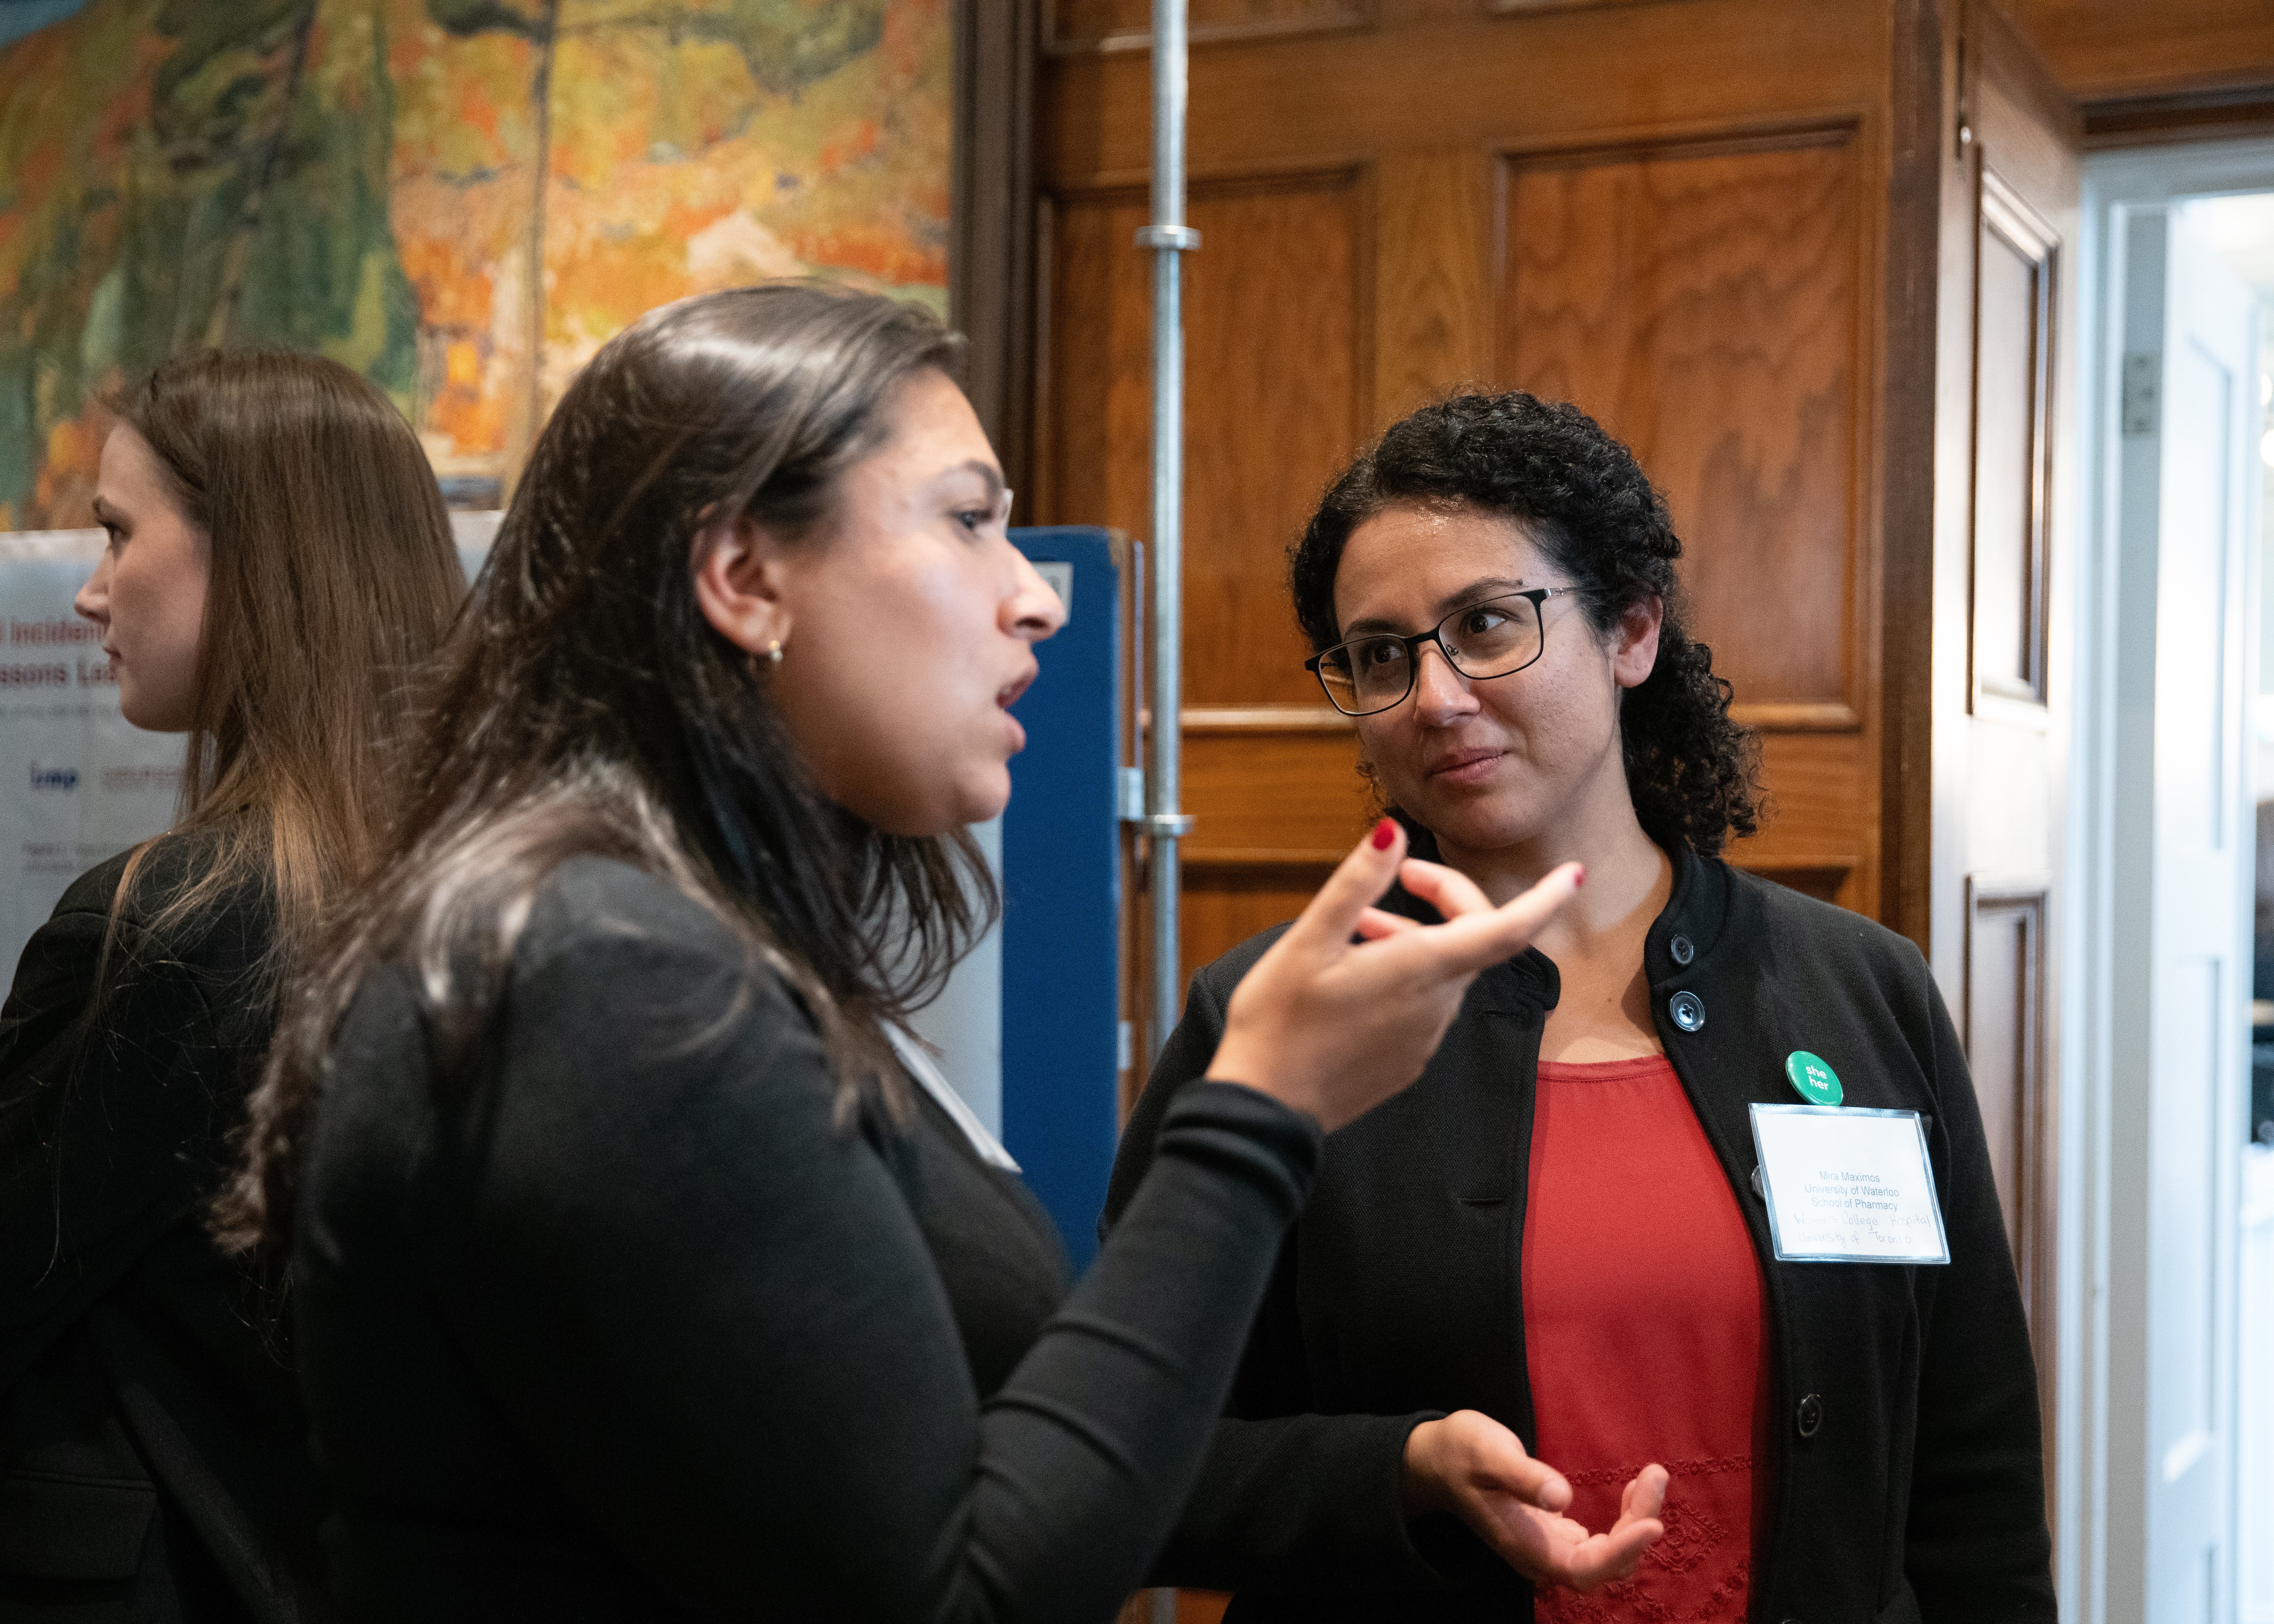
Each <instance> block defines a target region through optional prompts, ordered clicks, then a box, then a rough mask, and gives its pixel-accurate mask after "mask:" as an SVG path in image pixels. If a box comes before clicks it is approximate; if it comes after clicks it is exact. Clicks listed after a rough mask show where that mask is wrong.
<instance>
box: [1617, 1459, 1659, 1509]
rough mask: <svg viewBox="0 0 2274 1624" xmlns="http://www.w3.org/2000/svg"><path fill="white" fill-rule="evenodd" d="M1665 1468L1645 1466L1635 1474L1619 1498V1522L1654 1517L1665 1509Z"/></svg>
mask: <svg viewBox="0 0 2274 1624" xmlns="http://www.w3.org/2000/svg"><path fill="white" fill-rule="evenodd" d="M1667 1484H1668V1477H1667V1472H1666V1468H1665V1467H1663V1466H1657V1465H1652V1466H1645V1467H1644V1468H1643V1469H1642V1470H1640V1471H1638V1472H1637V1473H1636V1474H1635V1477H1634V1481H1633V1482H1632V1483H1630V1484H1629V1485H1627V1486H1626V1490H1625V1492H1623V1493H1622V1494H1621V1495H1620V1496H1619V1521H1620V1522H1625V1521H1626V1520H1627V1519H1628V1518H1629V1517H1655V1516H1657V1515H1659V1514H1660V1512H1662V1511H1664V1510H1665V1509H1666V1485H1667Z"/></svg>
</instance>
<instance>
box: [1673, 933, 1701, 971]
mask: <svg viewBox="0 0 2274 1624" xmlns="http://www.w3.org/2000/svg"><path fill="white" fill-rule="evenodd" d="M1667 945H1668V946H1669V947H1671V948H1672V949H1673V950H1674V962H1675V963H1676V964H1678V965H1686V964H1688V963H1689V962H1690V960H1691V959H1695V958H1697V957H1698V950H1697V949H1696V948H1695V947H1692V946H1691V945H1690V938H1689V937H1688V936H1676V937H1675V938H1674V940H1673V941H1672V942H1670V943H1668V944H1667Z"/></svg>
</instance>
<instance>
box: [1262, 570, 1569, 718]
mask: <svg viewBox="0 0 2274 1624" xmlns="http://www.w3.org/2000/svg"><path fill="white" fill-rule="evenodd" d="M1578 590H1579V589H1578V588H1577V587H1575V586H1535V587H1531V588H1528V589H1526V590H1524V591H1521V592H1510V593H1507V594H1506V595H1504V596H1502V597H1499V598H1485V599H1483V600H1482V601H1481V602H1479V603H1473V604H1467V605H1463V606H1462V607H1460V608H1458V609H1456V610H1454V611H1453V613H1450V614H1449V615H1447V616H1446V617H1445V618H1444V619H1443V620H1440V621H1438V622H1437V623H1436V625H1434V626H1433V627H1431V628H1429V629H1428V630H1427V631H1426V632H1416V633H1414V634H1413V635H1412V636H1410V637H1409V636H1406V635H1404V634H1403V633H1400V632H1368V633H1367V635H1365V636H1363V637H1352V638H1351V639H1350V640H1349V641H1348V642H1346V643H1337V644H1335V646H1334V647H1333V648H1331V649H1327V650H1321V652H1319V653H1317V654H1314V655H1313V656H1312V657H1311V658H1309V659H1306V660H1305V661H1304V662H1303V669H1304V670H1306V671H1307V672H1309V673H1311V674H1312V675H1313V676H1314V677H1316V678H1318V680H1319V686H1320V687H1321V688H1324V689H1326V690H1327V697H1328V698H1329V700H1331V701H1333V702H1334V707H1335V709H1336V710H1337V711H1341V712H1342V713H1343V714H1344V716H1372V715H1374V713H1375V712H1376V711H1388V710H1390V709H1392V708H1394V707H1396V706H1397V705H1399V704H1402V703H1404V700H1405V696H1406V695H1408V694H1410V693H1412V691H1413V679H1414V674H1415V673H1417V672H1418V671H1419V669H1420V666H1421V645H1422V644H1423V643H1435V644H1436V645H1437V648H1438V650H1439V651H1440V652H1442V654H1443V655H1444V657H1445V662H1446V664H1448V665H1450V666H1452V668H1453V669H1454V670H1455V671H1457V672H1459V673H1461V674H1462V675H1463V676H1465V677H1466V678H1468V679H1469V680H1471V681H1472V682H1481V681H1484V680H1487V679H1488V678H1492V677H1508V676H1513V675H1515V674H1516V673H1517V672H1519V671H1522V670H1523V669H1524V668H1525V666H1526V665H1531V664H1532V661H1534V660H1536V659H1538V658H1540V655H1541V653H1542V652H1544V651H1545V650H1546V649H1547V629H1546V625H1545V622H1544V621H1543V620H1542V619H1541V608H1542V605H1545V604H1546V603H1547V600H1548V599H1549V598H1566V597H1570V596H1571V595H1573V594H1575V593H1577V591H1578Z"/></svg>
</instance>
